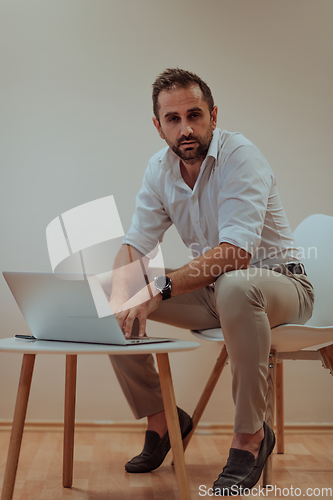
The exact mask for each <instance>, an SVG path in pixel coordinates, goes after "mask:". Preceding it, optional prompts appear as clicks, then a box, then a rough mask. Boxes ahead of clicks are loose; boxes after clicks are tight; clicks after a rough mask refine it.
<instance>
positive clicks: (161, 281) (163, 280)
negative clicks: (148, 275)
mask: <svg viewBox="0 0 333 500" xmlns="http://www.w3.org/2000/svg"><path fill="white" fill-rule="evenodd" d="M169 281H170V278H168V277H167V276H157V277H156V278H155V286H156V288H157V289H158V290H163V289H164V288H166V287H167V285H168V284H169Z"/></svg>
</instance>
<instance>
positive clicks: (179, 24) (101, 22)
mask: <svg viewBox="0 0 333 500" xmlns="http://www.w3.org/2000/svg"><path fill="white" fill-rule="evenodd" d="M332 7H333V6H332V2H331V0H316V1H313V0H293V1H292V2H291V1H290V0H279V1H277V0H275V1H274V0H272V1H267V0H251V1H248V0H207V1H206V2H201V1H199V0H183V1H179V0H168V1H167V2H165V1H160V0H140V1H134V0H133V1H129V0H108V1H106V0H97V1H92V0H91V1H88V0H77V1H76V0H56V1H53V0H50V1H46V2H45V1H44V0H40V1H35V0H30V1H29V2H26V1H17V0H14V1H9V0H5V1H4V0H3V1H2V2H1V6H0V9H1V12H0V33H1V45H0V53H1V66H0V67H1V78H0V86H1V97H0V98H1V115H0V116H1V118H0V120H1V122H0V123H1V133H0V141H1V148H0V155H1V162H0V169H1V183H0V190H1V195H0V203H1V215H2V218H1V247H0V252H1V261H0V268H1V271H3V270H15V271H19V270H22V271H49V270H50V264H49V260H48V255H47V249H46V242H45V228H46V226H47V224H48V223H49V222H50V221H51V220H52V219H53V218H55V217H56V216H58V215H59V214H60V213H62V212H64V211H66V210H69V209H70V208H73V207H75V206H77V205H80V204H82V203H85V202H88V201H91V200H94V199H97V198H100V197H103V196H107V195H109V194H113V195H114V196H115V199H116V203H117V206H118V209H119V212H120V214H121V219H122V222H123V226H124V228H125V230H126V229H127V228H128V227H129V224H130V219H131V215H132V211H133V207H134V196H135V194H136V192H137V190H138V189H139V187H140V183H141V179H142V175H143V172H144V169H145V167H146V164H147V161H148V159H149V157H150V156H151V155H152V154H153V153H154V152H156V151H157V150H158V149H160V148H161V147H163V143H162V141H161V139H160V138H159V137H158V135H157V133H156V131H155V130H154V128H153V125H152V122H151V115H152V112H151V97H150V91H151V83H152V82H153V80H154V78H155V77H156V75H157V74H158V73H159V72H161V71H162V70H163V69H164V68H166V67H170V66H179V67H183V68H185V69H189V70H192V71H195V72H197V73H198V74H199V75H200V76H202V78H203V79H205V80H206V81H207V82H208V84H209V85H210V86H211V88H212V91H213V94H214V96H215V100H216V103H217V104H218V106H219V126H220V128H222V129H227V130H230V131H235V130H238V131H240V132H242V133H244V134H245V135H246V136H247V137H248V138H249V139H251V140H252V141H253V142H254V143H255V144H256V145H257V146H258V147H259V148H260V149H261V150H262V151H263V153H264V154H265V155H266V156H267V158H268V160H269V161H270V163H271V165H272V167H273V169H274V171H275V174H276V176H277V179H278V184H279V188H280V193H281V196H282V199H283V202H284V205H285V208H286V211H287V214H288V216H289V220H290V223H291V226H292V228H295V227H296V225H297V224H298V223H299V222H300V221H301V220H302V219H303V218H304V217H306V216H307V215H309V214H311V213H318V212H321V213H325V214H330V215H333V210H332V202H331V191H332V179H333V176H332V157H331V156H332V155H331V143H332V87H333V81H332V57H331V54H332V52H331V48H332V41H333V40H332V38H333V34H332V33H333V30H332ZM163 253H164V256H165V260H166V263H167V265H169V266H180V265H182V264H183V263H185V262H186V261H187V259H188V251H187V250H186V249H184V248H183V247H182V244H181V242H180V241H179V240H178V238H177V235H176V233H175V232H174V231H173V230H170V232H169V234H168V235H167V236H166V238H165V243H164V244H163ZM0 295H1V300H0V309H1V311H0V313H1V316H0V317H1V322H0V336H1V337H8V336H11V335H14V334H15V333H18V332H21V333H23V332H27V333H28V328H27V326H26V324H25V322H24V320H23V318H22V316H21V314H20V312H19V310H18V309H17V306H16V304H15V302H14V300H13V298H12V296H11V294H10V292H9V290H8V289H7V286H6V284H5V283H4V281H3V280H0ZM149 331H150V332H154V333H155V332H157V333H158V334H160V335H169V334H170V333H172V334H174V335H175V336H177V337H179V338H183V339H189V338H190V333H189V332H187V331H182V330H176V329H173V330H172V332H170V330H169V328H167V327H165V326H163V325H154V324H153V323H151V324H150V326H149ZM216 355H217V352H216V345H215V344H211V343H208V344H207V343H206V344H204V345H203V346H202V348H201V349H200V350H198V351H197V352H194V353H188V354H186V353H185V354H176V355H174V356H172V366H173V371H174V381H175V387H176V393H177V398H178V402H179V404H180V405H181V406H183V407H184V408H185V409H187V410H189V411H191V410H193V408H194V405H195V403H196V399H197V395H198V393H199V390H200V389H201V388H202V387H203V385H204V382H205V380H206V378H207V376H208V372H209V370H210V367H211V366H212V363H213V362H214V361H215V358H216ZM19 365H20V356H19V355H13V354H3V353H0V377H1V378H0V380H1V383H0V420H10V419H11V417H12V413H13V406H14V398H15V392H16V387H17V382H18V374H19ZM286 376H287V377H288V383H287V384H286V421H287V423H323V422H329V423H332V422H333V421H332V415H333V411H332V410H333V400H332V398H331V397H327V395H328V394H330V395H331V394H332V379H331V377H330V375H329V373H328V372H327V371H324V370H323V369H322V368H321V366H320V363H318V364H317V363H311V362H297V363H293V362H287V363H286ZM63 383H64V359H63V358H60V357H57V356H49V357H46V356H41V357H40V358H38V359H37V363H36V369H35V374H34V380H33V386H32V393H31V402H30V407H29V411H28V420H34V421H35V420H41V421H45V420H52V421H54V420H59V421H60V420H61V419H62V402H63ZM77 418H78V420H79V421H110V420H131V419H132V415H131V413H130V411H129V409H128V407H127V405H126V402H125V400H124V398H123V396H122V393H121V392H120V389H119V388H118V385H117V382H116V380H115V376H114V374H113V373H112V371H111V366H110V363H109V361H108V359H107V358H106V357H97V356H96V357H87V358H85V357H83V356H82V357H81V358H79V368H78V408H77ZM204 420H205V421H206V422H222V423H231V422H232V420H233V405H232V401H231V396H230V372H229V367H228V369H227V370H226V372H225V373H224V375H223V377H222V381H221V383H220V384H219V389H218V390H217V391H216V393H215V395H214V397H213V400H212V401H211V403H210V404H209V408H208V410H207V412H206V415H205V417H204Z"/></svg>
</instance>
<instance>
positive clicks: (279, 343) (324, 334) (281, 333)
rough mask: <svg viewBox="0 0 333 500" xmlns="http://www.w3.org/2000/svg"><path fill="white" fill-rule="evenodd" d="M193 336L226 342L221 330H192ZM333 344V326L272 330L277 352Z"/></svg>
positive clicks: (290, 325) (287, 325)
mask: <svg viewBox="0 0 333 500" xmlns="http://www.w3.org/2000/svg"><path fill="white" fill-rule="evenodd" d="M192 333H193V335H195V336H196V337H198V338H200V339H202V340H209V341H213V342H224V337H223V332H222V330H221V328H211V329H209V330H192ZM332 342H333V326H321V327H319V326H318V327H314V326H307V325H294V324H285V325H279V326H276V327H274V328H272V348H273V349H275V350H276V351H277V352H293V351H299V350H300V349H306V348H310V347H311V348H314V347H316V348H317V349H319V348H320V347H323V345H325V344H329V343H332Z"/></svg>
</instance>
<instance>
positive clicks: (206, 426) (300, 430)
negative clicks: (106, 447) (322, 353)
mask: <svg viewBox="0 0 333 500" xmlns="http://www.w3.org/2000/svg"><path fill="white" fill-rule="evenodd" d="M11 427H12V422H11V421H0V432H2V431H10V430H11ZM63 427H64V424H63V423H62V422H36V421H28V422H26V423H25V426H24V430H25V432H31V431H34V432H38V431H39V432H62V430H63ZM75 430H76V432H80V431H81V432H118V433H121V432H126V433H129V432H141V433H144V432H145V430H146V423H145V422H136V421H133V422H132V421H128V422H112V421H110V422H77V423H76V424H75ZM284 431H285V433H286V434H304V433H310V434H314V433H318V434H319V433H320V434H322V433H333V424H328V423H323V424H286V425H285V428H284ZM196 432H197V433H198V434H207V435H223V434H225V435H227V434H232V432H233V424H217V423H201V424H199V425H198V427H197V430H196Z"/></svg>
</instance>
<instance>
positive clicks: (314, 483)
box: [0, 430, 333, 500]
mask: <svg viewBox="0 0 333 500" xmlns="http://www.w3.org/2000/svg"><path fill="white" fill-rule="evenodd" d="M230 439H231V438H230V436H227V435H215V436H214V435H195V436H194V438H193V440H192V442H191V444H190V446H189V448H188V450H187V452H186V463H187V471H188V475H189V480H190V488H191V492H192V498H193V499H200V498H209V495H208V494H206V495H205V493H209V492H208V488H210V487H211V485H212V483H213V481H214V480H215V479H216V478H217V476H218V474H219V473H220V472H221V470H222V467H223V465H224V463H225V461H226V458H227V454H228V450H229V445H230ZM142 442H143V434H141V433H128V434H126V433H122V432H119V433H114V432H101V431H97V432H96V431H89V432H87V431H78V432H76V435H75V457H74V481H73V488H71V489H64V488H62V486H61V481H62V433H61V432H60V431H50V432H46V431H33V430H31V431H30V430H29V431H26V432H25V434H24V436H23V443H22V449H21V456H20V463H19V467H18V473H17V481H16V487H15V492H14V497H13V500H58V499H66V500H72V499H73V500H134V499H135V500H141V499H142V500H181V499H179V496H178V492H177V486H176V479H175V476H174V473H173V468H172V466H171V465H170V464H171V456H169V455H168V457H167V458H166V460H165V462H164V463H163V465H162V466H161V467H160V468H159V469H158V470H157V471H155V472H153V473H150V474H127V473H126V472H125V470H124V463H125V462H126V461H127V460H129V459H130V458H132V457H133V455H134V454H137V453H139V452H140V451H141V448H142ZM8 444H9V432H7V431H2V432H0V483H1V486H2V481H3V475H4V467H5V463H6V456H7V450H8ZM285 449H286V453H285V454H284V455H276V454H275V456H274V463H273V484H274V486H276V488H280V489H281V491H279V490H276V491H273V492H272V493H269V494H267V495H266V496H268V497H271V498H274V497H277V498H279V497H280V498H294V497H295V496H305V497H307V496H310V495H309V493H312V496H313V497H315V498H332V497H333V492H332V490H333V433H332V432H328V433H325V432H323V433H315V434H311V433H303V434H302V433H294V434H287V435H286V436H285ZM200 487H201V489H200ZM284 488H288V490H284V491H283V489H284ZM291 488H293V490H292V489H291ZM296 488H299V489H300V490H296V494H295V489H296ZM308 488H312V490H311V491H309V492H308V494H307V489H308ZM315 488H316V490H314V489H315ZM322 488H330V489H331V491H329V490H328V492H327V494H326V491H325V490H324V491H323V492H322ZM254 493H255V495H253V497H254V496H255V497H256V498H260V497H263V494H262V493H261V494H260V495H259V492H258V490H256V491H254ZM250 497H252V496H251V495H250ZM238 498H240V497H238ZM243 498H249V496H245V495H244V496H243Z"/></svg>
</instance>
